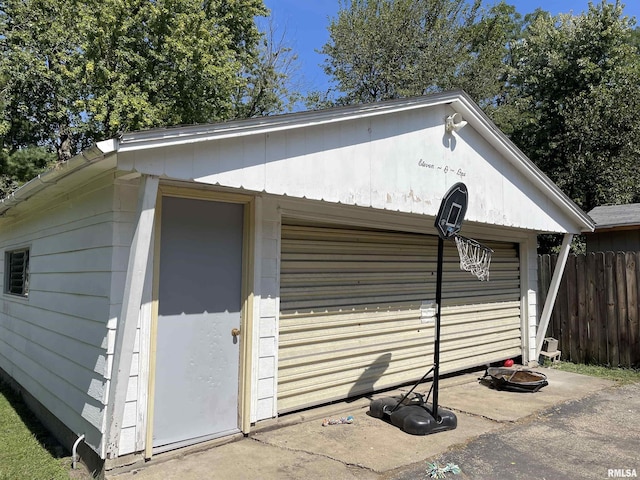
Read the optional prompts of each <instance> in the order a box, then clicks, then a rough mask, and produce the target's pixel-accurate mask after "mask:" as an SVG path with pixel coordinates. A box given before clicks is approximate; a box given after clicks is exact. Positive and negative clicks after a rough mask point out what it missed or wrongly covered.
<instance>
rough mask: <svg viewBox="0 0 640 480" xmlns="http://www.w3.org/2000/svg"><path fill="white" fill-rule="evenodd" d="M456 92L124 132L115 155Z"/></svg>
mask: <svg viewBox="0 0 640 480" xmlns="http://www.w3.org/2000/svg"><path fill="white" fill-rule="evenodd" d="M459 94H460V92H457V91H456V92H446V93H440V94H434V95H430V96H428V97H416V98H411V99H403V100H392V101H386V102H382V103H370V104H365V105H358V106H349V107H336V108H332V109H327V110H318V111H311V112H300V113H291V114H284V115H278V116H273V117H261V118H259V119H250V120H238V121H231V122H226V123H220V124H211V125H195V126H189V127H175V128H166V129H153V130H147V131H141V132H133V133H128V134H125V135H123V136H122V138H121V139H120V143H119V148H118V151H119V152H129V151H135V150H141V149H148V148H158V147H165V146H175V145H184V144H189V143H196V142H206V141H210V140H220V139H225V138H236V137H242V136H247V135H262V134H266V133H273V132H278V131H282V130H292V129H296V128H305V127H310V126H318V125H326V124H331V123H337V122H344V121H349V120H358V119H363V118H367V117H373V116H377V115H384V114H390V113H397V112H403V111H408V110H414V109H419V108H425V107H432V106H435V105H442V104H447V103H451V102H452V101H453V100H455V99H456V98H457V97H458V96H459Z"/></svg>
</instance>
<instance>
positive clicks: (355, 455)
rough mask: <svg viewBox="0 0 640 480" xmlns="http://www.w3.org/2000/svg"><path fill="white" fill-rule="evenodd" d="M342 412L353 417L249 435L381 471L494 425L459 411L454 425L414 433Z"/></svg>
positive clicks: (436, 451)
mask: <svg viewBox="0 0 640 480" xmlns="http://www.w3.org/2000/svg"><path fill="white" fill-rule="evenodd" d="M345 413H346V414H350V415H352V416H353V417H354V422H353V424H346V425H345V424H339V425H328V426H326V427H323V426H322V422H321V420H317V421H308V422H304V423H300V424H297V425H292V426H290V427H287V428H284V429H277V430H272V431H268V432H258V433H256V434H255V435H253V438H254V439H256V440H258V441H259V442H263V443H265V444H268V445H273V446H277V447H280V448H285V449H289V450H295V451H303V452H307V453H311V454H314V455H320V456H323V457H327V458H331V459H335V460H338V461H340V462H341V463H344V464H347V465H358V466H360V467H363V468H365V469H367V470H372V471H374V472H378V473H382V472H386V471H389V470H393V469H396V468H399V467H402V466H404V465H408V464H412V463H416V462H419V461H422V460H423V459H425V458H428V457H430V456H434V455H438V454H439V453H441V452H444V451H445V450H447V449H448V448H451V447H452V446H454V445H457V444H460V443H464V442H465V441H466V440H467V439H468V438H470V437H475V436H478V435H481V434H482V433H486V432H489V431H492V430H494V429H496V428H499V425H497V424H496V423H495V422H491V421H490V420H486V419H483V418H480V417H477V416H472V415H466V414H464V413H462V414H459V415H458V427H457V428H456V429H455V430H450V431H447V432H441V433H438V434H437V435H429V436H414V435H408V434H406V433H404V432H403V431H402V430H400V429H399V428H397V427H395V426H393V425H391V424H389V423H387V422H385V421H383V420H380V419H378V418H374V417H370V416H369V415H368V414H367V412H366V411H364V410H360V411H357V412H349V413H347V412H345ZM342 416H344V415H342Z"/></svg>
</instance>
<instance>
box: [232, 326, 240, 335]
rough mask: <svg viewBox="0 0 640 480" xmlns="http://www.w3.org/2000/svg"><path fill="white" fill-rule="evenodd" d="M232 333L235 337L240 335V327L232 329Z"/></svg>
mask: <svg viewBox="0 0 640 480" xmlns="http://www.w3.org/2000/svg"><path fill="white" fill-rule="evenodd" d="M231 335H233V336H234V337H237V336H238V335H240V329H239V328H232V329H231Z"/></svg>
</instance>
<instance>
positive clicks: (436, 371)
mask: <svg viewBox="0 0 640 480" xmlns="http://www.w3.org/2000/svg"><path fill="white" fill-rule="evenodd" d="M443 257H444V240H443V239H442V237H438V268H437V274H436V325H435V327H436V331H435V338H434V341H433V400H432V408H433V412H432V414H431V415H432V416H433V418H434V419H435V420H436V422H438V423H439V422H440V416H439V415H438V387H439V384H440V381H439V380H440V310H441V308H440V304H441V303H442V263H443V260H444V258H443Z"/></svg>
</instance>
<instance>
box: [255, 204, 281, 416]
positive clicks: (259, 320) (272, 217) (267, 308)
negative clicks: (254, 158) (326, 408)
mask: <svg viewBox="0 0 640 480" xmlns="http://www.w3.org/2000/svg"><path fill="white" fill-rule="evenodd" d="M257 206H258V208H257V209H256V223H257V228H256V235H257V238H256V246H257V250H258V251H256V256H255V259H256V264H258V265H257V271H258V272H259V275H258V276H257V278H256V292H255V296H254V300H255V303H256V306H257V312H255V314H256V317H255V318H254V325H256V331H257V335H256V336H255V337H254V338H256V339H257V342H258V343H257V348H255V345H254V350H253V352H254V357H255V358H254V362H253V364H254V365H256V368H255V370H254V375H253V379H254V380H253V381H254V383H253V385H254V388H253V389H252V390H253V391H254V392H256V394H254V395H253V397H254V398H252V408H251V421H252V422H256V421H258V420H264V419H267V418H272V417H274V416H275V415H276V413H277V406H276V402H275V398H276V389H277V383H278V378H277V372H278V366H277V358H278V357H277V354H278V333H277V332H278V315H279V311H280V298H279V289H280V214H279V212H278V210H277V203H276V202H275V200H274V199H272V198H270V197H266V198H258V199H257Z"/></svg>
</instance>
